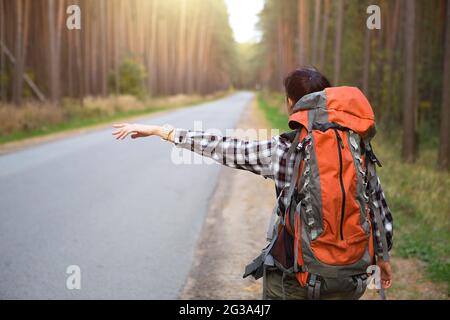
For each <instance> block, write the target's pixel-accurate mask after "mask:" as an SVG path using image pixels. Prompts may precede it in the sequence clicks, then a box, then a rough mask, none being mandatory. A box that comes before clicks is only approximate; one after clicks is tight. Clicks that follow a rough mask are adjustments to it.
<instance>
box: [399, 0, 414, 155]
mask: <svg viewBox="0 0 450 320" xmlns="http://www.w3.org/2000/svg"><path fill="white" fill-rule="evenodd" d="M403 1H404V2H403V3H404V6H405V8H404V12H405V15H406V18H405V31H404V32H405V48H404V49H405V75H404V98H403V149H402V156H403V159H404V161H406V162H409V163H411V162H414V161H415V160H416V116H415V115H416V104H415V93H414V90H415V88H416V86H415V84H414V82H415V65H416V64H415V48H416V46H415V1H409V0H403Z"/></svg>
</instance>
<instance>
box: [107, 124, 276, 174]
mask: <svg viewBox="0 0 450 320" xmlns="http://www.w3.org/2000/svg"><path fill="white" fill-rule="evenodd" d="M114 127H115V128H118V129H119V130H118V131H116V132H113V135H115V136H116V139H122V140H123V139H125V138H126V137H127V135H128V134H131V138H133V139H135V138H140V137H147V136H151V135H156V136H159V137H161V138H163V139H165V140H168V141H171V142H173V143H174V144H175V146H177V147H180V148H183V149H187V150H190V151H192V152H195V153H197V154H199V155H202V156H204V157H208V158H211V159H213V160H214V161H216V162H217V163H220V164H223V165H226V166H228V167H232V168H236V169H242V170H247V171H250V172H253V173H256V174H259V175H262V176H264V177H270V178H272V177H273V171H272V152H273V147H274V146H275V143H276V142H275V139H274V138H273V139H271V140H262V141H259V140H252V141H248V140H240V139H236V138H233V137H226V136H220V135H215V134H210V133H207V132H203V131H192V130H186V129H180V128H177V129H174V130H173V131H171V132H170V133H169V134H167V133H166V132H165V131H164V130H163V128H162V127H160V126H149V125H140V124H127V123H121V124H115V125H114Z"/></svg>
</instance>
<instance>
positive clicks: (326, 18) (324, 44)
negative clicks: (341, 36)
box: [319, 0, 331, 69]
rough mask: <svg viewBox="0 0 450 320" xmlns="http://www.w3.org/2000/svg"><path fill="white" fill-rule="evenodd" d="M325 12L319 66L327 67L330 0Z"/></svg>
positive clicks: (326, 1) (326, 4)
mask: <svg viewBox="0 0 450 320" xmlns="http://www.w3.org/2000/svg"><path fill="white" fill-rule="evenodd" d="M324 6H325V8H324V14H323V24H322V34H321V35H320V49H319V68H320V69H324V68H325V53H326V51H327V38H328V23H329V20H330V6H331V4H330V0H325V3H324Z"/></svg>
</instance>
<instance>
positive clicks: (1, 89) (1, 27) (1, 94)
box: [0, 0, 7, 102]
mask: <svg viewBox="0 0 450 320" xmlns="http://www.w3.org/2000/svg"><path fill="white" fill-rule="evenodd" d="M4 12H5V4H4V2H3V0H0V101H2V102H5V101H6V98H7V97H6V83H5V80H4V79H5V77H6V59H5V54H4V53H3V50H2V44H4V43H5V27H6V23H5V13H4Z"/></svg>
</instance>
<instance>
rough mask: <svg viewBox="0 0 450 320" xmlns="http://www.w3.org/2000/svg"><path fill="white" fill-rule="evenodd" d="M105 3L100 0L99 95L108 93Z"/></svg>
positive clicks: (103, 0)
mask: <svg viewBox="0 0 450 320" xmlns="http://www.w3.org/2000/svg"><path fill="white" fill-rule="evenodd" d="M106 6H107V3H106V0H100V30H101V31H100V34H99V37H100V50H101V58H100V60H101V67H102V70H101V71H100V82H101V84H100V90H101V95H102V96H106V95H107V94H108V69H107V62H108V58H107V56H108V55H107V51H106V48H107V43H106V41H107V39H108V31H109V30H108V26H107V23H106V14H107V8H106Z"/></svg>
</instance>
